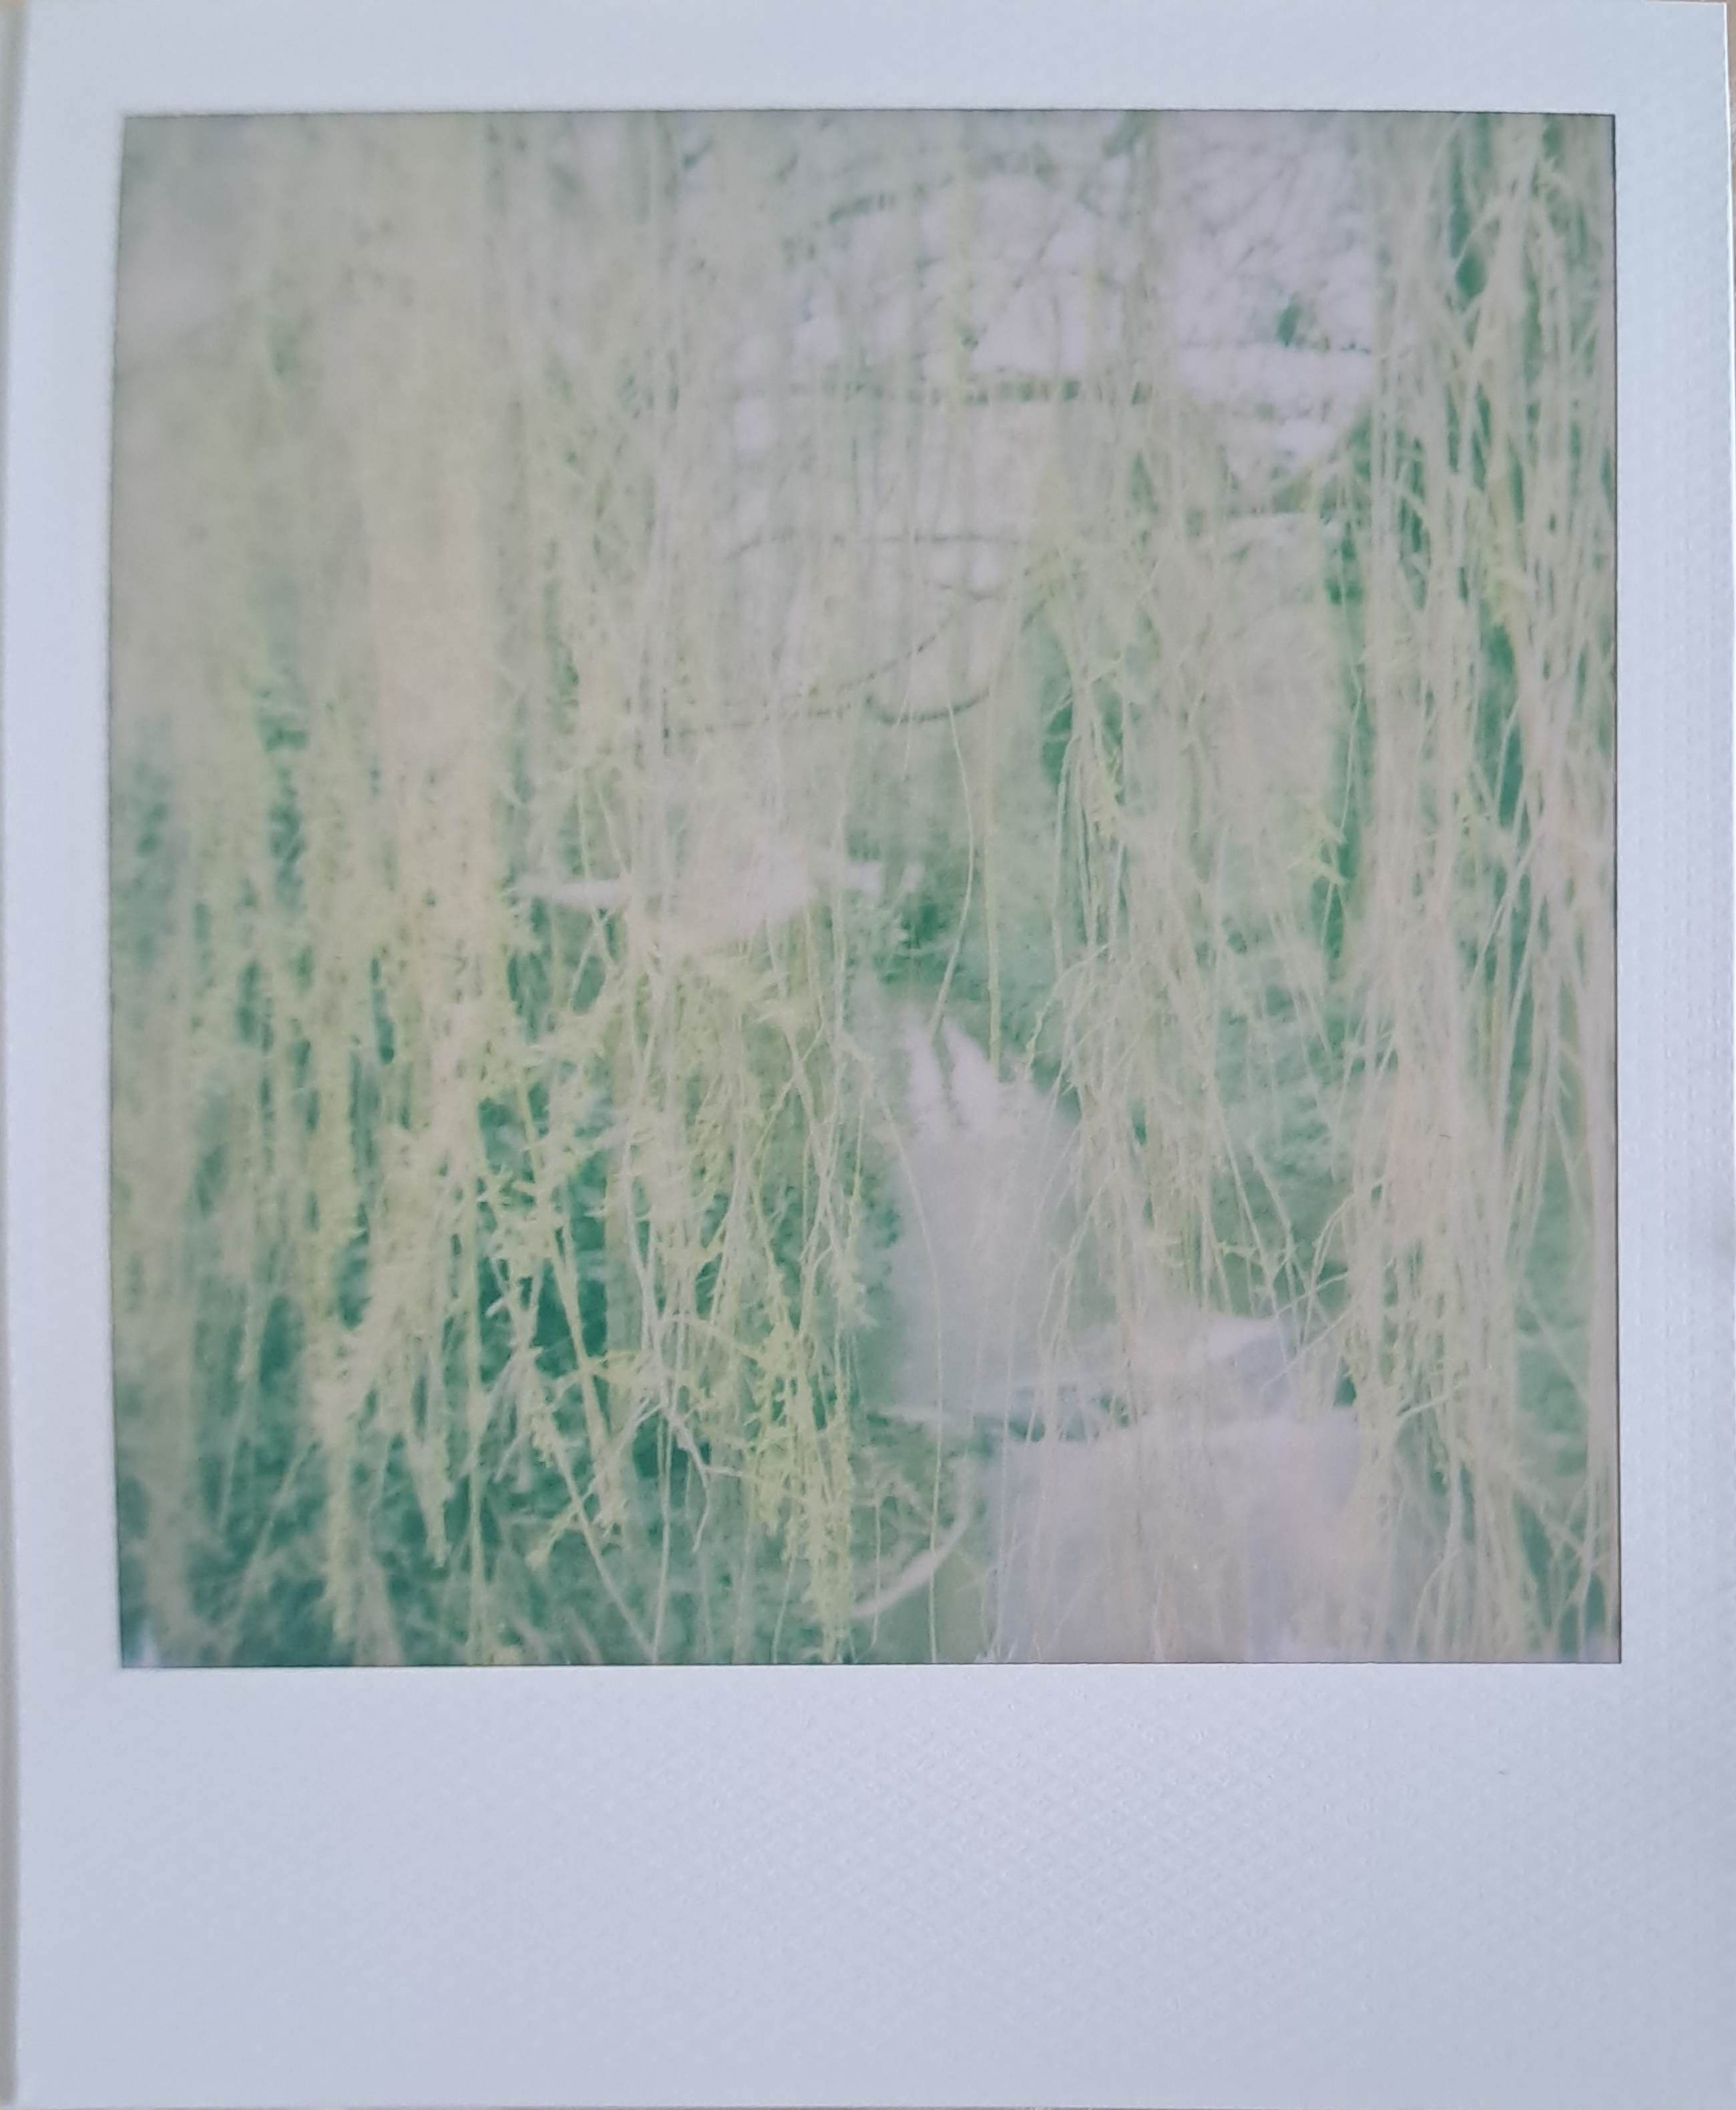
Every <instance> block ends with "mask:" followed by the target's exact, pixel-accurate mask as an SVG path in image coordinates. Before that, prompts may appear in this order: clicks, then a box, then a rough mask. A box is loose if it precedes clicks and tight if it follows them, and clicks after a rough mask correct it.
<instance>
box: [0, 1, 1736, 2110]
mask: <svg viewBox="0 0 1736 2110" xmlns="http://www.w3.org/2000/svg"><path fill="white" fill-rule="evenodd" d="M827 104H830V105H850V106H900V105H904V106H909V105H923V106H968V105H983V104H987V105H993V106H1003V107H1005V106H1044V107H1057V106H1075V105H1090V106H1113V107H1124V106H1130V105H1131V106H1154V107H1159V108H1163V107H1181V106H1207V107H1232V108H1252V107H1285V108H1294V107H1302V108H1367V107H1375V108H1429V109H1449V110H1457V109H1521V110H1542V109H1547V110H1561V111H1608V112H1611V113H1613V115H1614V117H1615V120H1616V156H1617V200H1618V204H1617V212H1618V222H1619V229H1618V242H1619V303H1620V306H1619V332H1620V338H1619V352H1620V382H1619V387H1620V399H1619V410H1620V424H1619V448H1620V456H1619V460H1620V494H1619V504H1620V515H1619V533H1620V601H1619V612H1620V645H1619V659H1620V670H1619V671H1620V691H1619V696H1620V704H1619V709H1620V731H1619V742H1620V754H1619V765H1618V766H1619V842H1618V872H1619V877H1620V934H1619V968H1620V1270H1621V1280H1620V1295H1621V1313H1620V1321H1621V1365H1620V1368H1621V1400H1620V1412H1621V1437H1620V1441H1621V1454H1620V1455H1621V1537H1622V1577H1623V1582H1622V1605H1621V1613H1622V1637H1623V1647H1622V1661H1621V1662H1620V1664H1619V1665H1616V1666H1610V1667H1595V1666H1593V1667H1587V1666H1575V1667H1565V1666H1564V1667H1550V1668H1517V1667H1506V1668H1496V1667H1482V1668H1478V1667H1451V1668H1412V1667H1402V1668H1377V1667H1367V1666H1348V1667H1322V1668H1248V1669H1243V1668H1235V1669H1220V1668H1212V1669H1187V1668H1176V1669H1168V1668H1165V1669H1013V1668H998V1669H909V1670H903V1669H845V1670H840V1671H826V1670H809V1671H800V1670H797V1671H778V1670H716V1671H710V1670H687V1671H660V1672H659V1671H603V1672H592V1671H573V1672H537V1671H528V1670H523V1671H483V1670H460V1671H393V1672H378V1671H362V1670H353V1671H338V1672H314V1671H297V1672H245V1671H231V1672H224V1673H202V1672H194V1673H175V1672H159V1673H151V1674H143V1673H123V1672H122V1671H121V1670H120V1668H119V1666H118V1662H117V1642H116V1632H117V1619H116V1560H115V1540H114V1519H113V1494H112V1484H113V1483H112V1438H111V1414H110V1389H109V1377H110V1365H109V1339H108V1315H107V1296H106V1284H107V1195H108V1180H107V1085H108V1073H107V1061H108V1051H107V1001H106V917H107V878H106V863H105V858H106V827H105V799H106V791H107V786H106V753H105V729H106V712H105V695H106V666H105V653H106V639H107V527H108V489H109V453H108V438H109V425H110V387H111V334H112V325H113V310H114V300H115V272H114V266H115V245H116V198H117V189H118V175H119V163H120V136H121V122H122V119H123V116H124V115H125V114H126V113H129V112H134V111H140V112H143V111H250V110H283V109H289V110H305V109H340V108H351V109H365V110H374V111H383V110H395V109H430V108H482V109H505V108H525V107H537V108H551V107H554V108H586V107H596V106H661V107H671V106H686V105H695V106H743V105H746V106H773V105H776V106H797V107H801V106H819V105H827ZM1728 152H1729V142H1728V129H1727V120H1726V108H1725V75H1724V49H1723V20H1722V11H1721V10H1720V9H1718V8H1715V7H1705V6H1673V5H1660V4H1643V5H1642V4H1638V0H1530V4H1525V5H1520V4H1517V0H1453V4H1452V5H1450V6H1444V7H1437V6H1428V7H1423V6H1415V5H1408V4H1404V0H1218V4H1215V5H1213V6H1212V7H1199V6H1197V5H1190V4H1186V0H862V4H859V5H845V4H843V0H832V4H827V0H578V3H577V4H573V0H474V4H472V0H49V4H45V5H41V6H39V7H38V8H37V9H36V11H34V14H33V16H31V18H30V20H29V29H28V35H27V49H26V73H25V102H24V107H23V116H22V129H21V138H20V161H19V166H18V177H17V187H16V222H15V241H14V252H13V292H12V306H11V340H10V376H9V387H10V394H9V401H8V404H7V429H6V485H5V506H4V516H3V518H4V534H5V571H4V587H5V598H4V623H5V631H4V640H3V647H4V659H3V677H4V709H5V722H4V749H3V757H4V772H5V773H4V808H3V821H4V888H5V903H4V944H5V1040H4V1051H5V1064H6V1090H7V1101H6V1160H5V1168H6V1197H5V1202H6V1220H5V1294H6V1305H7V1324H8V1327H9V1334H10V1338H9V1342H8V1349H7V1358H8V1361H7V1375H8V1379H9V1388H10V1401H9V1404H10V1411H11V1458H12V1474H13V1478H12V1500H13V1506H14V1511H15V1515H14V1532H15V1548H16V1619H17V1644H16V1704H17V1723H18V1728H19V1744H20V1748H19V1795H20V1807H19V1811H18V1820H19V1822H18V1833H17V1839H18V1845H19V1861H18V1883H19V1898H18V1904H19V1929H18V1931H19V1936H20V1945H19V1955H20V1983H19V2042H18V2069H17V2070H18V2085H19V2092H20V2099H21V2100H22V2101H23V2102H24V2103H26V2104H28V2105H30V2106H34V2107H35V2110H47V2106H68V2110H71V2106H80V2110H94V2106H99V2105H100V2106H108V2105H122V2104H127V2105H134V2104H136V2105H149V2104H156V2105H177V2106H190V2105H211V2106H213V2110H217V2107H218V2106H222V2107H223V2110H238V2106H242V2105H248V2106H252V2105H259V2106H265V2105H283V2104H314V2103H343V2104H346V2105H348V2106H350V2110H364V2106H382V2107H383V2106H410V2105H466V2106H469V2105H503V2106H504V2105H518V2106H533V2105H550V2106H560V2105H578V2104H585V2105H592V2104H596V2105H601V2104H616V2105H629V2104H631V2105H654V2104H692V2105H700V2104H707V2105H709V2104H720V2105H721V2104H760V2105H770V2104H792V2105H793V2104H868V2103H878V2104H913V2105H914V2104H927V2105H940V2104H950V2105H964V2104H977V2105H982V2104H1022V2103H1046V2104H1051V2105H1063V2104H1065V2105H1081V2106H1087V2105H1088V2106H1099V2110H1100V2106H1106V2105H1119V2104H1130V2105H1131V2104H1170V2105H1177V2106H1190V2110H1205V2106H1208V2105H1226V2106H1227V2105H1240V2106H1256V2105H1263V2106H1268V2107H1269V2110H1279V2106H1294V2110H1303V2106H1305V2105H1312V2106H1326V2105H1330V2110H1358V2106H1361V2110H1377V2106H1386V2107H1387V2110H1389V2106H1391V2105H1394V2104H1399V2103H1403V2104H1407V2105H1413V2106H1432V2105H1441V2106H1445V2105H1448V2104H1453V2105H1459V2104H1466V2103H1476V2104H1479V2105H1484V2106H1489V2110H1494V2106H1501V2105H1510V2106H1512V2110H1540V2106H1542V2105H1543V2104H1546V2103H1562V2104H1565V2103H1573V2104H1574V2105H1575V2110H1594V2106H1609V2110H1616V2106H1620V2110H1633V2106H1635V2105H1641V2104H1668V2105H1669V2106H1670V2110H1697V2106H1710V2105H1713V2104H1718V2105H1726V2106H1727V2105H1729V2104H1730V2103H1733V2102H1736V1458H1733V1432H1732V1398H1733V1374H1732V1373H1733V1356H1732V1343H1733V1322H1732V1269H1733V1261H1736V1227H1733V1207H1732V1202H1733V1180H1732V1166H1733V1148H1732V1044H1731V982H1732V952H1731V944H1732V917H1731V892H1732V888H1731V849H1732V783H1731V715H1732V652H1733V622H1732V610H1733V593H1732V534H1731V366H1730V342H1731V339H1730V327H1731V325H1730V301H1729V288H1730V249H1729V192H1728V189H1727V188H1726V184H1725V172H1726V170H1727V169H1728V165H1729V163H1728Z"/></svg>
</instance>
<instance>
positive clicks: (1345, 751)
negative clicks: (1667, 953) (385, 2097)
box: [110, 111, 1620, 1668]
mask: <svg viewBox="0 0 1736 2110" xmlns="http://www.w3.org/2000/svg"><path fill="white" fill-rule="evenodd" d="M119 274H120V275H119V301H118V322H117V330H116V374H115V426H114V478H113V532H112V622H111V632H112V634H111V670H112V696H111V747H110V758H111V761H110V848H111V867H110V869H111V899H110V908H111V923H110V944H111V950H110V971H111V1034H112V1042H111V1047H112V1149H111V1174H112V1187H111V1211H112V1214H111V1231H112V1238H111V1252H112V1284H111V1288H112V1311H113V1349H114V1377H115V1391H114V1430H115V1443H116V1517H117V1525H118V1545H117V1548H116V1553H117V1558H118V1563H119V1579H120V1648H121V1655H122V1659H123V1661H124V1662H125V1664H129V1665H135V1666H146V1665H165V1666H176V1667H189V1668H190V1667H213V1668H215V1667H221V1666H226V1665H242V1664H246V1665H256V1666H260V1665H266V1666H269V1665H281V1666H289V1665H304V1664H318V1665H332V1666H337V1665H347V1664H355V1665H389V1664H527V1665H537V1664H560V1665H587V1664H591V1665H602V1664H611V1665H612V1664H619V1665H627V1664H773V1663H776V1664H834V1663H835V1664H870V1663H882V1664H886V1663H895V1664H913V1663H931V1662H932V1663H955V1664H999V1663H1008V1662H1047V1663H1073V1664H1079V1663H1174V1662H1190V1663H1201V1662H1221V1663H1244V1664H1245V1663H1271V1662H1292V1663H1314V1662H1330V1661H1357V1662H1416V1663H1421V1662H1448V1661H1461V1662H1462V1661H1509V1662H1523V1661H1539V1660H1547V1661H1561V1660H1572V1661H1584V1660H1591V1659H1613V1658H1614V1657H1615V1656H1616V1654H1617V1653H1618V1648H1619V1641H1618V1635H1619V1613H1620V1600H1619V1587H1618V1582H1619V1578H1618V1541H1617V1510H1616V1492H1617V1488H1616V1478H1617V1474H1616V1465H1617V1446H1616V1075H1615V1022H1616V932H1615V887H1614V805H1615V745H1614V731H1615V647H1614V635H1615V385H1614V374H1615V319H1614V292H1613V287H1614V226H1613V159H1612V129H1611V121H1610V120H1608V119H1607V118H1604V117H1580V116H1574V117H1551V116H1543V115H1477V114H1471V115H1435V114H1427V115H1405V114H1398V115H1380V114H1373V115H1370V114H1356V115H1333V114H1326V115H1297V114H1291V113H1285V112H1273V113H1267V112H1262V113H1258V114H1236V113H1218V112H1200V111H1187V112H1174V113H1164V112H1144V111H1136V112H1128V113H1116V112H1108V113H1104V112H1099V111H1091V112H1045V111H1034V112H1033V111H1022V112H1014V113H1003V112H991V111H972V112H968V113H953V112H945V111H922V112H918V113H909V112H896V113H895V112H874V111H867V112H857V111H852V112H837V113H823V114H802V113H794V114H791V113H784V112H778V113H763V112H751V111H750V112H735V113H728V114H721V115H720V114H716V113H679V114H659V113H655V112H632V113H624V114H617V113H611V114H606V115H599V114H580V115H528V116H510V117H505V116H489V115H440V116H384V117H371V116H331V117H315V118H305V119H304V118H288V117H276V116H273V117H229V118H220V119H219V118H204V117H198V118H185V117H175V118H152V119H148V120H132V121H131V122H129V125H128V128H127V131H126V136H125V153H124V170H123V185H122V201H121V215H120V265H119Z"/></svg>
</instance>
